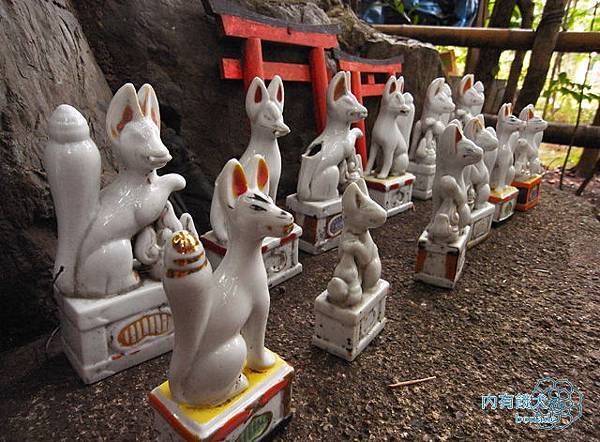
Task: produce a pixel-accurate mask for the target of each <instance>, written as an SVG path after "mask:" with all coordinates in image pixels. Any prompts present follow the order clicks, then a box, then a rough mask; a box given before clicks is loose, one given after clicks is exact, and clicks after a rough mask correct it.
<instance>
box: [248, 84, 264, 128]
mask: <svg viewBox="0 0 600 442" xmlns="http://www.w3.org/2000/svg"><path fill="white" fill-rule="evenodd" d="M268 100H269V92H268V91H267V88H266V86H265V83H264V81H262V79H261V78H259V77H254V79H253V80H252V83H250V87H249V88H248V92H246V114H247V115H248V118H250V119H253V117H254V116H255V115H256V112H257V111H258V109H259V107H260V105H261V104H262V103H264V102H266V101H268Z"/></svg>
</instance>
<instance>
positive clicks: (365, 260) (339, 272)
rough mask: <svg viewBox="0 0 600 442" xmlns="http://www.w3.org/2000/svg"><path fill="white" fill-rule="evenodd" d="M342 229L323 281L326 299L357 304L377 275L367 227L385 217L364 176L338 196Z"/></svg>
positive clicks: (376, 259)
mask: <svg viewBox="0 0 600 442" xmlns="http://www.w3.org/2000/svg"><path fill="white" fill-rule="evenodd" d="M342 207H343V209H342V210H343V216H344V229H343V231H342V236H341V239H340V245H339V257H340V261H339V263H338V265H337V266H336V268H335V271H334V272H333V278H332V279H331V281H329V284H328V285H327V292H328V296H327V299H328V300H329V301H330V302H332V303H334V304H337V305H341V306H352V305H355V304H358V303H359V302H360V301H361V300H362V297H363V293H369V292H370V291H371V290H373V288H374V287H375V286H376V285H377V281H379V277H380V276H381V261H380V259H379V252H378V250H377V246H376V245H375V243H374V242H373V239H372V238H371V234H370V233H369V229H371V228H375V227H379V226H381V225H383V224H384V223H385V220H386V218H387V216H386V212H385V210H384V209H383V208H382V207H381V206H380V205H379V204H377V203H376V202H375V201H373V200H372V199H371V198H370V197H369V192H368V190H367V186H366V184H365V182H364V180H359V181H357V182H354V183H352V184H350V185H349V186H348V188H347V189H346V191H345V192H344V195H343V196H342Z"/></svg>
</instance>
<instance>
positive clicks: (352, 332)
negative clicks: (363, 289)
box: [312, 279, 390, 361]
mask: <svg viewBox="0 0 600 442" xmlns="http://www.w3.org/2000/svg"><path fill="white" fill-rule="evenodd" d="M389 287H390V284H389V283H388V282H387V281H384V280H383V279H380V280H379V281H378V282H377V286H376V287H375V289H374V290H373V292H372V293H365V294H363V298H362V301H361V302H360V303H359V304H357V305H354V306H352V307H339V306H337V305H335V304H332V303H331V302H329V301H328V300H327V290H325V291H324V292H323V293H321V294H320V295H319V296H318V297H317V299H316V300H315V317H316V318H315V333H314V335H313V340H312V342H313V344H314V345H316V346H317V347H319V348H322V349H323V350H326V351H328V352H329V353H331V354H334V355H336V356H339V357H340V358H343V359H346V360H347V361H353V360H354V359H355V358H356V357H357V356H358V355H359V354H360V352H362V351H363V350H364V348H365V347H366V346H367V345H369V342H371V341H372V340H373V338H374V337H375V336H377V335H378V334H379V332H380V331H381V330H383V327H384V325H385V322H386V318H385V300H386V297H387V294H388V291H389Z"/></svg>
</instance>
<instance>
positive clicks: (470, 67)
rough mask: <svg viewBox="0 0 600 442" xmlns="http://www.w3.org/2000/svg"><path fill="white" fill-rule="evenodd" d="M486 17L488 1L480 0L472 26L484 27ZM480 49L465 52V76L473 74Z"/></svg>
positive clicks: (470, 49)
mask: <svg viewBox="0 0 600 442" xmlns="http://www.w3.org/2000/svg"><path fill="white" fill-rule="evenodd" d="M487 16H488V0H481V1H480V2H479V8H478V9H477V18H476V19H475V23H473V26H475V27H477V28H481V27H483V26H484V25H485V21H486V20H487ZM480 50H481V49H479V48H469V50H468V51H467V61H466V62H465V72H464V75H466V74H471V73H473V72H475V68H476V67H477V63H478V62H479V52H480Z"/></svg>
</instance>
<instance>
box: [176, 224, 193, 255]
mask: <svg viewBox="0 0 600 442" xmlns="http://www.w3.org/2000/svg"><path fill="white" fill-rule="evenodd" d="M171 244H173V248H174V249H175V250H176V251H177V253H179V254H181V255H185V254H188V253H192V252H194V251H196V250H197V249H198V245H199V243H198V240H197V239H196V238H195V237H194V235H192V234H191V233H190V232H188V231H187V230H182V231H180V232H177V233H175V234H174V235H173V238H172V239H171Z"/></svg>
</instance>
